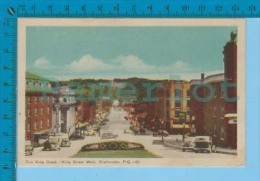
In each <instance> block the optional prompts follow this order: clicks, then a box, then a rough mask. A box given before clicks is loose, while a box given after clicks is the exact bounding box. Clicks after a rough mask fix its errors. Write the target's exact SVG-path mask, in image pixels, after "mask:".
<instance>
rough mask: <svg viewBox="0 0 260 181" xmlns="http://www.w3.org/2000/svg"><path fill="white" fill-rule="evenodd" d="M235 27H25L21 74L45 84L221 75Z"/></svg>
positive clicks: (188, 78)
mask: <svg viewBox="0 0 260 181" xmlns="http://www.w3.org/2000/svg"><path fill="white" fill-rule="evenodd" d="M235 30H236V27H221V26H217V27H194V26H193V27H100V26H99V27H27V29H26V69H27V71H29V72H32V73H36V74H39V75H41V76H44V77H46V78H49V79H55V80H68V79H73V78H96V79H100V78H102V79H113V78H129V77H142V78H149V79H156V80H157V79H169V78H172V77H177V78H181V79H185V80H190V79H194V78H199V77H200V74H201V73H202V72H203V73H205V74H206V76H207V75H210V74H214V73H220V72H223V53H222V52H223V48H224V46H225V44H226V43H227V42H228V41H229V40H230V33H231V31H235Z"/></svg>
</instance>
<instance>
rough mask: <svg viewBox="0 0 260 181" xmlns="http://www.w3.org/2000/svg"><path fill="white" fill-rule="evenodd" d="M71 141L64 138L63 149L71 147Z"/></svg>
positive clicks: (62, 140)
mask: <svg viewBox="0 0 260 181" xmlns="http://www.w3.org/2000/svg"><path fill="white" fill-rule="evenodd" d="M70 145H71V141H70V140H69V139H68V138H62V139H61V144H60V146H61V147H70Z"/></svg>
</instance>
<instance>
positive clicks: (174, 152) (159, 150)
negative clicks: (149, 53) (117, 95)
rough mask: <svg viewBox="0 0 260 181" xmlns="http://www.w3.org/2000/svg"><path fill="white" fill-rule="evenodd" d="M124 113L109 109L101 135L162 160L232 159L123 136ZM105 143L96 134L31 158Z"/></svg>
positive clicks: (60, 155)
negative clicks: (132, 144)
mask: <svg viewBox="0 0 260 181" xmlns="http://www.w3.org/2000/svg"><path fill="white" fill-rule="evenodd" d="M125 115H126V112H124V111H122V110H116V109H111V112H110V114H109V115H108V119H109V122H107V124H106V125H104V126H102V127H101V134H102V133H105V132H112V133H114V134H117V135H118V138H116V139H117V140H125V141H131V142H137V143H141V144H143V145H144V146H145V148H146V149H147V150H149V151H150V152H152V153H154V154H156V155H158V156H161V157H164V158H192V159H193V158H232V157H234V155H227V154H220V153H211V154H205V153H200V154H196V153H194V152H182V151H181V150H178V149H174V148H168V147H164V146H163V145H158V144H153V142H154V140H155V141H156V140H157V141H159V140H161V137H153V136H152V135H136V136H135V135H134V134H125V133H124V129H125V128H129V127H130V126H131V125H130V123H129V121H126V120H125V119H124V116H125ZM167 139H168V140H169V139H176V137H175V136H172V135H170V136H169V137H167ZM98 141H105V140H103V139H101V138H100V137H99V136H98V134H97V135H96V136H88V137H86V138H85V139H84V140H77V141H72V144H71V147H69V148H61V150H60V151H42V150H41V148H36V149H35V152H34V155H33V156H32V157H37V158H40V157H41V158H48V157H52V158H53V157H55V158H67V157H71V156H73V155H75V154H76V153H77V152H78V151H80V149H81V147H82V146H83V145H85V144H88V143H92V142H98Z"/></svg>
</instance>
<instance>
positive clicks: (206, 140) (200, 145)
mask: <svg viewBox="0 0 260 181" xmlns="http://www.w3.org/2000/svg"><path fill="white" fill-rule="evenodd" d="M194 144H195V146H194V152H195V153H198V152H206V153H211V152H212V138H211V137H210V136H196V137H195V141H194Z"/></svg>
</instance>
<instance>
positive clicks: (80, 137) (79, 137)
mask: <svg viewBox="0 0 260 181" xmlns="http://www.w3.org/2000/svg"><path fill="white" fill-rule="evenodd" d="M69 139H70V140H84V139H85V135H84V134H81V133H79V132H74V133H73V134H72V135H70V137H69Z"/></svg>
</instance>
